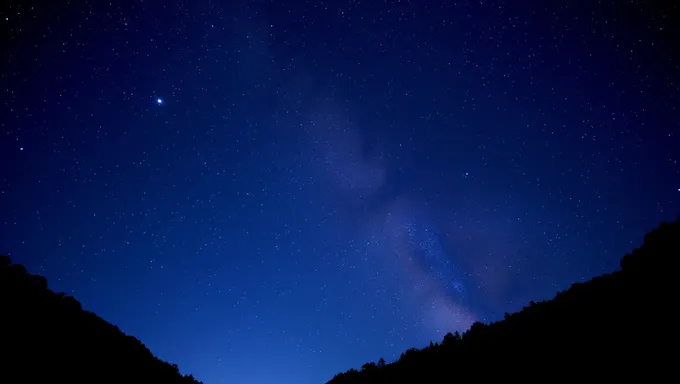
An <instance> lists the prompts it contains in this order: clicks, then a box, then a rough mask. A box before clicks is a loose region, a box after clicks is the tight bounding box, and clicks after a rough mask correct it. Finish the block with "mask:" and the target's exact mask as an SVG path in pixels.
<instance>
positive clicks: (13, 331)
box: [0, 256, 200, 384]
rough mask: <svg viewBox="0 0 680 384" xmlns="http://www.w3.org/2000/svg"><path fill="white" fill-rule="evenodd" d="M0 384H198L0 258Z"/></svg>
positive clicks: (60, 294)
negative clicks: (0, 334)
mask: <svg viewBox="0 0 680 384" xmlns="http://www.w3.org/2000/svg"><path fill="white" fill-rule="evenodd" d="M0 329H1V330H2V336H1V337H0V356H2V357H1V359H2V360H0V361H1V364H0V383H7V384H14V383H57V382H60V383H93V384H94V383H104V382H106V383H176V384H195V383H200V382H199V381H197V380H195V379H194V378H193V377H192V376H191V375H189V376H184V375H182V374H180V372H179V368H178V367H177V365H174V364H169V363H166V362H164V361H161V360H160V359H158V358H156V357H154V356H153V354H152V353H151V352H150V351H149V349H148V348H146V346H144V344H142V342H141V341H139V340H138V339H136V338H135V337H132V336H128V335H126V334H124V333H123V332H122V331H121V330H120V329H118V327H116V326H114V325H112V324H110V323H108V322H106V321H105V320H103V319H102V318H100V317H99V316H97V315H95V314H94V313H92V312H88V311H85V310H83V309H82V307H81V305H80V303H79V302H78V301H77V300H76V299H74V298H73V297H70V296H66V295H64V294H63V293H55V292H52V291H51V290H49V289H48V287H47V280H46V279H45V278H44V277H42V276H35V275H31V274H30V273H28V272H27V271H26V269H25V268H24V267H23V266H22V265H18V264H12V262H11V260H10V258H9V257H7V256H0Z"/></svg>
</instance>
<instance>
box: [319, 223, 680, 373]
mask: <svg viewBox="0 0 680 384" xmlns="http://www.w3.org/2000/svg"><path fill="white" fill-rule="evenodd" d="M678 258H680V218H678V219H676V221H675V222H673V223H666V222H664V223H662V224H661V225H660V226H659V227H658V228H656V229H654V230H652V231H651V232H649V233H648V234H647V235H646V236H645V239H644V244H643V245H642V246H641V247H640V248H637V249H635V250H633V252H632V253H630V254H627V255H625V256H624V257H623V258H622V259H621V263H620V266H621V269H620V270H618V271H616V272H614V273H611V274H608V275H603V276H599V277H595V278H593V279H592V280H590V281H588V282H585V283H577V284H573V285H572V286H571V287H570V288H569V289H568V290H566V291H564V292H558V293H557V295H556V296H555V298H553V299H552V300H548V301H544V302H539V303H535V302H531V303H529V305H528V306H526V307H524V308H523V309H522V310H521V311H519V312H517V313H513V314H507V313H506V314H505V319H504V320H502V321H498V322H495V323H492V324H482V323H475V324H473V325H472V327H471V328H470V329H469V330H468V331H467V332H465V333H464V334H463V335H459V334H458V333H456V334H451V333H449V334H447V335H446V336H445V337H444V339H443V340H442V342H441V343H432V342H431V343H430V345H429V346H428V347H425V348H423V349H416V348H411V349H409V350H407V351H405V352H404V353H402V354H401V357H400V358H399V359H398V360H397V361H395V362H393V363H390V364H387V363H385V361H384V360H383V359H380V360H379V361H378V362H377V363H375V362H369V363H366V364H364V365H363V367H362V368H361V370H356V369H350V370H349V371H346V372H343V373H339V374H337V375H335V377H333V379H332V380H331V381H329V382H328V384H363V383H371V384H378V383H453V382H456V381H458V382H461V380H463V382H467V381H471V380H474V381H476V382H483V381H484V380H485V379H487V380H488V379H504V380H508V379H513V378H518V379H524V380H527V379H529V380H531V381H537V380H542V381H547V382H553V381H561V380H574V379H576V380H579V381H581V382H585V381H591V380H602V379H605V380H613V379H627V380H633V381H634V380H639V379H644V381H650V382H657V381H662V380H667V379H668V378H672V377H675V376H677V373H676V372H677V371H676V370H674V369H673V368H674V366H675V364H674V361H675V359H674V358H672V356H674V355H673V351H674V349H675V346H676V345H675V340H676V337H677V333H676V331H675V330H676V329H677V328H676V327H677V326H676V325H675V308H674V306H675V304H674V303H675V294H673V293H672V292H675V291H674V290H672V289H673V288H672V287H675V285H676V284H675V280H674V279H673V278H674V277H675V276H676V274H675V268H674V267H673V265H674V263H675V262H674V261H673V260H678Z"/></svg>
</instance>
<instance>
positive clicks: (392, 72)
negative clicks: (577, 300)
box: [0, 0, 680, 384]
mask: <svg viewBox="0 0 680 384" xmlns="http://www.w3.org/2000/svg"><path fill="white" fill-rule="evenodd" d="M592 3H594V2H591V1H583V2H579V1H550V2H547V1H536V2H529V1H490V0H485V1H459V2H453V1H434V0H433V1H429V0H428V1H403V0H402V1H396V0H395V1H358V0H355V1H341V0H337V1H326V2H324V1H305V2H302V1H264V0H261V1H239V0H230V1H218V0H211V1H208V0H205V1H204V0H192V1H189V0H186V1H181V0H171V1H161V0H124V1H123V0H121V1H111V2H107V1H86V0H71V1H69V2H67V1H63V0H62V1H52V2H49V1H46V2H44V3H39V2H36V1H27V0H21V1H12V2H10V4H4V5H2V6H1V7H2V15H1V19H2V20H1V22H2V23H3V33H2V51H3V59H2V68H1V75H2V77H1V81H2V87H0V88H1V89H2V90H1V92H2V110H1V112H0V113H1V115H0V117H1V119H0V123H1V124H2V125H1V127H0V154H1V155H2V160H0V253H5V254H9V255H10V256H11V257H12V259H13V261H15V262H17V263H21V264H24V265H25V266H26V267H27V269H28V270H29V271H30V272H31V273H36V274H41V275H44V276H45V277H47V279H48V281H49V284H50V287H51V288H52V289H53V290H56V291H63V292H66V293H67V294H70V295H73V296H75V297H76V298H77V299H78V300H79V301H80V302H81V303H82V304H83V307H84V308H85V309H87V310H91V311H93V312H96V313H97V314H98V315H100V316H102V317H103V318H104V319H106V320H108V321H110V322H112V323H114V324H116V325H118V326H120V328H121V329H122V330H123V331H124V332H126V333H128V334H131V335H134V336H136V337H138V338H139V339H140V340H141V341H142V342H143V343H144V344H146V345H147V346H148V347H149V348H150V349H151V350H152V352H153V353H154V354H156V355H157V356H158V357H160V358H162V359H164V360H167V361H170V362H172V363H177V364H178V365H179V367H180V369H181V371H182V372H184V373H192V374H193V375H194V376H195V377H196V378H198V379H200V380H203V381H205V382H206V383H207V384H214V383H252V384H260V383H301V384H305V383H310V384H312V383H323V382H325V381H327V380H330V379H331V377H332V376H333V375H334V374H336V373H338V372H340V371H344V370H346V369H349V368H352V367H355V368H358V367H360V366H361V365H362V364H363V363H365V362H367V361H376V360H377V359H378V358H380V357H384V358H385V359H386V360H388V361H391V360H393V359H395V358H397V357H398V356H399V354H400V353H401V352H402V351H403V350H405V349H406V348H409V347H413V346H415V347H422V346H425V345H426V344H427V343H429V341H430V340H435V341H439V340H441V338H442V337H443V335H444V334H445V333H446V332H448V331H454V330H460V331H463V330H465V329H466V328H467V327H469V326H470V324H471V323H472V322H473V321H476V320H480V321H490V320H495V319H499V318H502V316H503V313H504V312H514V311H517V310H519V309H521V307H522V306H523V305H524V304H526V303H528V302H529V301H530V300H535V301H538V300H543V299H549V298H551V297H553V296H554V294H555V293H556V292H557V291H558V290H564V289H566V288H568V287H569V285H570V284H571V283H572V282H575V281H583V280H587V279H590V278H591V277H593V276H596V275H599V274H602V273H606V272H611V271H613V270H615V269H616V268H617V267H618V262H619V260H620V258H621V257H622V256H623V255H624V254H625V253H626V252H628V251H630V250H631V249H632V248H633V247H634V246H638V245H640V244H641V241H642V238H643V236H644V234H645V233H646V232H647V231H648V230H650V229H652V228H654V227H656V226H657V225H658V224H659V223H660V222H661V221H662V220H671V219H673V218H675V217H676V216H677V215H678V214H679V213H680V189H679V188H680V164H678V162H679V161H680V138H679V136H680V127H679V125H680V123H679V122H680V112H679V111H678V106H679V105H680V70H679V65H680V58H679V57H678V53H676V52H674V51H673V45H674V44H677V43H674V39H675V38H676V33H677V32H678V31H677V30H678V27H677V25H675V24H674V17H677V15H678V12H677V9H671V8H677V6H675V5H670V4H671V3H672V2H666V3H665V4H666V5H665V6H662V5H659V3H660V2H651V1H650V2H645V1H639V2H625V3H624V2H623V1H602V2H597V3H598V4H597V5H593V4H592ZM633 3H635V4H633ZM675 20H677V19H675Z"/></svg>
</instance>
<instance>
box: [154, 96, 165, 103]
mask: <svg viewBox="0 0 680 384" xmlns="http://www.w3.org/2000/svg"><path fill="white" fill-rule="evenodd" d="M163 103H164V101H163V99H161V98H160V97H158V98H156V104H158V105H163Z"/></svg>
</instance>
